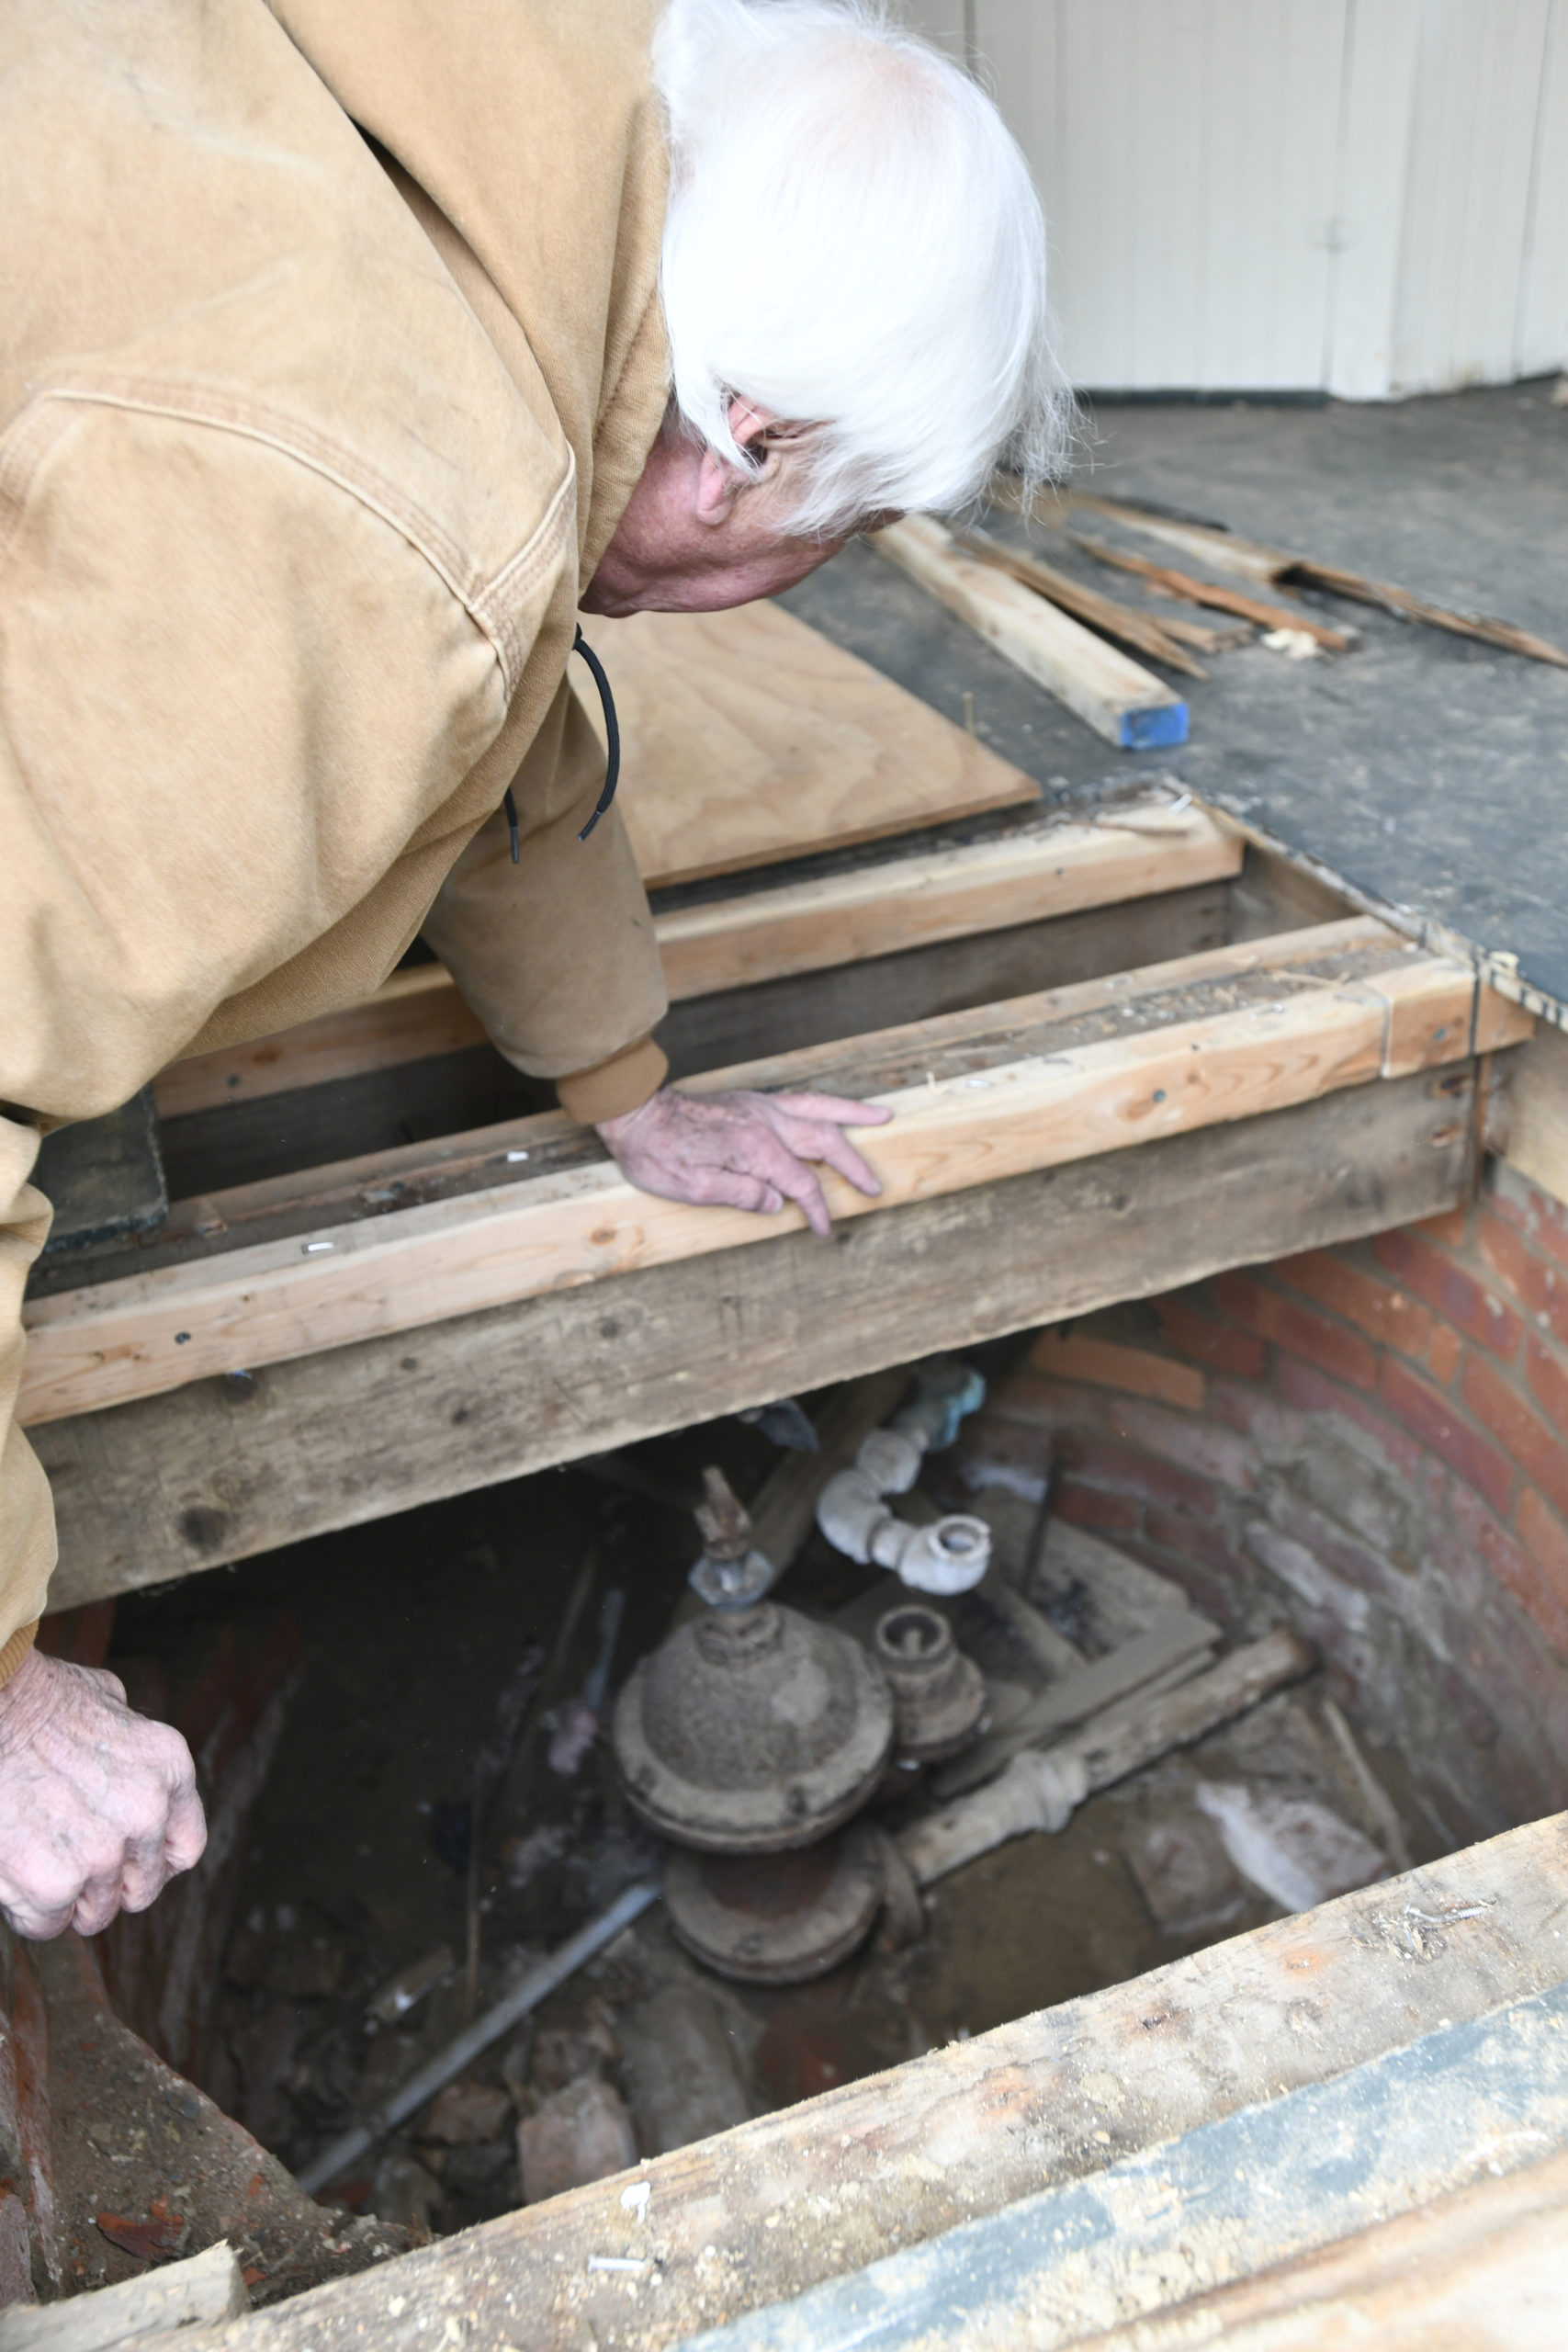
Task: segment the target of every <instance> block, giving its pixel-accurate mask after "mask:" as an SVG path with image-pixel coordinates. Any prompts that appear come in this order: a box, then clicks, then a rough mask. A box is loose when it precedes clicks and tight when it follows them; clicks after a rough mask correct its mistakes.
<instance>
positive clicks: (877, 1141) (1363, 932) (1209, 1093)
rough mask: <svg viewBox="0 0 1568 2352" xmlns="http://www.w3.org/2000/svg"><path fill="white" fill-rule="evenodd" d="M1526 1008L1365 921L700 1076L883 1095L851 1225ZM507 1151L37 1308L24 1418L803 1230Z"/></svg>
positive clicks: (595, 1166) (1126, 1141)
mask: <svg viewBox="0 0 1568 2352" xmlns="http://www.w3.org/2000/svg"><path fill="white" fill-rule="evenodd" d="M1531 1025H1532V1024H1531V1023H1530V1021H1529V1016H1528V1015H1526V1014H1523V1013H1521V1012H1519V1011H1518V1009H1517V1007H1515V1006H1513V1005H1511V1004H1509V1003H1508V1002H1507V1001H1506V1000H1505V999H1502V998H1499V997H1496V996H1495V995H1493V994H1492V993H1491V992H1489V991H1487V990H1485V989H1483V987H1482V985H1481V984H1480V982H1479V981H1478V980H1477V978H1476V976H1475V974H1474V973H1473V972H1472V970H1471V969H1470V967H1467V966H1463V965H1460V964H1457V963H1454V962H1452V961H1451V960H1450V959H1448V958H1444V957H1429V956H1423V955H1422V954H1421V952H1420V951H1419V949H1416V948H1415V947H1412V946H1411V945H1410V944H1408V943H1406V942H1404V941H1401V940H1398V939H1397V938H1395V937H1394V935H1393V933H1388V932H1386V931H1385V930H1383V929H1382V926H1381V925H1378V924H1376V923H1374V922H1371V921H1369V920H1368V919H1366V918H1355V919H1352V920H1351V921H1350V922H1346V923H1337V924H1325V925H1319V926H1315V927H1314V928H1313V929H1311V930H1309V931H1306V932H1303V933H1287V934H1285V935H1284V936H1283V937H1280V938H1276V939H1271V940H1264V941H1257V942H1252V943H1247V944H1243V945H1241V946H1237V947H1232V948H1225V949H1220V950H1216V951H1214V952H1213V954H1211V955H1209V956H1191V957H1186V958H1183V959H1182V960H1181V961H1180V962H1179V963H1177V964H1174V965H1167V966H1160V967H1151V968H1149V969H1146V970H1145V971H1143V972H1139V973H1131V974H1117V975H1114V976H1112V978H1110V979H1108V980H1096V981H1089V982H1085V983H1083V984H1081V985H1080V986H1078V987H1077V988H1068V989H1057V990H1054V991H1050V992H1048V993H1047V994H1045V995H1043V996H1041V997H1036V998H1032V999H1031V998H1025V999H1021V1000H1018V1001H1014V1002H1012V1003H1010V1004H1003V1005H997V1006H988V1007H982V1008H980V1009H979V1010H978V1011H976V1012H966V1013H957V1014H952V1015H949V1016H947V1017H946V1018H945V1019H940V1020H935V1021H930V1022H924V1023H915V1024H913V1025H912V1026H911V1027H909V1028H908V1029H904V1030H890V1031H885V1032H882V1033H880V1034H879V1035H877V1036H874V1037H871V1038H867V1039H860V1040H856V1041H854V1051H853V1052H852V1054H849V1055H846V1053H845V1051H844V1049H843V1048H839V1049H837V1050H836V1051H835V1049H833V1048H830V1047H829V1048H818V1049H813V1050H812V1051H809V1052H807V1053H800V1054H794V1055H785V1056H782V1057H776V1058H775V1059H773V1060H772V1061H770V1062H767V1063H763V1064H760V1065H759V1064H752V1065H750V1066H747V1067H743V1068H742V1069H739V1070H731V1071H726V1072H718V1073H716V1074H714V1076H713V1077H712V1078H710V1079H709V1080H705V1081H704V1083H705V1084H708V1085H714V1086H718V1085H725V1084H737V1083H739V1084H743V1085H751V1086H797V1087H808V1088H809V1087H822V1088H826V1089H831V1090H833V1091H840V1092H852V1093H855V1094H857V1095H860V1096H862V1097H863V1098H865V1099H869V1100H872V1101H874V1102H880V1103H884V1104H886V1107H887V1108H888V1109H889V1111H890V1112H891V1113H892V1114H893V1115H892V1118H891V1120H890V1123H889V1125H887V1126H886V1128H884V1129H881V1130H878V1131H877V1132H876V1133H875V1134H874V1135H873V1136H869V1137H868V1138H865V1139H864V1146H865V1150H866V1155H867V1157H868V1158H869V1159H870V1160H871V1163H872V1165H873V1167H874V1170H875V1171H876V1173H877V1175H878V1177H879V1179H880V1181H881V1185H882V1192H881V1195H880V1198H879V1199H878V1200H876V1201H870V1200H867V1199H866V1198H865V1196H863V1194H861V1193H857V1192H855V1191H853V1190H852V1188H851V1187H850V1186H849V1185H847V1184H845V1183H843V1182H840V1180H839V1179H837V1178H833V1177H828V1178H827V1179H825V1181H826V1182H827V1186H828V1190H829V1201H830V1204H831V1206H832V1209H833V1212H834V1214H835V1216H837V1217H839V1218H840V1219H852V1218H858V1217H860V1216H866V1215H869V1214H873V1213H883V1214H885V1213H886V1210H888V1209H890V1208H894V1207H897V1206H900V1205H903V1204H908V1203H912V1202H915V1201H919V1200H926V1199H931V1198H935V1197H938V1196H941V1195H942V1194H945V1193H954V1192H963V1191H966V1190H968V1189H969V1188H971V1187H972V1186H976V1185H979V1184H983V1183H988V1182H998V1180H1000V1179H1003V1178H1006V1177H1009V1176H1012V1175H1016V1174H1021V1173H1023V1172H1026V1171H1029V1170H1040V1169H1043V1168H1047V1167H1055V1166H1061V1165H1063V1164H1064V1163H1066V1162H1067V1161H1070V1160H1073V1159H1084V1158H1088V1157H1090V1156H1092V1155H1094V1154H1095V1153H1097V1152H1100V1151H1104V1150H1108V1149H1115V1148H1126V1147H1128V1146H1130V1145H1135V1144H1138V1143H1141V1142H1143V1141H1144V1140H1145V1139H1146V1138H1149V1137H1153V1136H1170V1135H1174V1134H1179V1133H1183V1132H1188V1131H1190V1130H1192V1129H1195V1128H1198V1127H1202V1126H1208V1125H1214V1124H1217V1123H1221V1122H1228V1121H1232V1120H1236V1119H1246V1118H1249V1117H1253V1116H1256V1115H1258V1114H1261V1113H1264V1112H1267V1111H1271V1110H1277V1109H1280V1108H1281V1107H1284V1106H1286V1105H1288V1104H1291V1103H1301V1102H1305V1101H1309V1100H1311V1099H1313V1098H1314V1096H1317V1095H1320V1094H1323V1093H1326V1092H1331V1091H1336V1090H1337V1089H1339V1088H1341V1087H1345V1086H1353V1085H1359V1084H1362V1083H1365V1082H1367V1081H1369V1080H1375V1079H1379V1078H1383V1079H1389V1078H1396V1077H1401V1076H1404V1075H1407V1074H1409V1073H1410V1072H1412V1071H1415V1070H1419V1069H1427V1068H1429V1067H1433V1066H1436V1065H1439V1064H1442V1063H1447V1062H1453V1061H1458V1060H1460V1059H1461V1058H1463V1057H1465V1056H1466V1055H1467V1054H1469V1053H1471V1052H1472V1051H1489V1050H1491V1049H1492V1048H1493V1047H1495V1046H1505V1045H1508V1044H1512V1043H1517V1042H1519V1041H1520V1040H1521V1039H1522V1038H1523V1037H1524V1036H1526V1035H1529V1029H1530V1026H1531ZM825 1065H826V1066H825ZM552 1145H554V1146H557V1147H559V1146H562V1145H564V1146H565V1147H566V1148H565V1152H564V1155H563V1154H562V1152H561V1151H560V1150H559V1149H557V1150H556V1151H555V1152H554V1153H552V1152H551V1150H550V1149H549V1148H548V1147H550V1146H552ZM595 1150H596V1151H597V1147H595ZM518 1156H519V1162H520V1165H522V1164H526V1167H527V1173H526V1175H525V1177H523V1178H521V1180H520V1181H518V1182H513V1183H511V1184H506V1185H500V1186H496V1187H493V1188H491V1190H489V1191H485V1192H479V1193H468V1194H466V1195H462V1196H459V1197H458V1198H457V1199H447V1200H442V1201H437V1202H432V1203H427V1204H422V1205H420V1206H418V1207H413V1208H408V1209H402V1210H394V1211H392V1212H391V1213H390V1214H389V1215H387V1216H383V1217H379V1218H377V1219H375V1220H374V1221H371V1222H360V1223H355V1224H353V1225H347V1226H341V1225H340V1226H335V1227H330V1228H323V1229H321V1230H319V1231H317V1232H315V1233H313V1234H310V1235H308V1236H306V1237H303V1238H301V1237H299V1236H298V1235H291V1236H289V1237H288V1238H287V1239H283V1240H278V1241H263V1242H257V1243H255V1244H254V1245H253V1246H251V1247H249V1248H244V1249H240V1250H232V1251H231V1252H228V1253H227V1254H225V1255H222V1256H220V1257H217V1258H209V1257H200V1258H197V1259H196V1260H194V1261H189V1262H186V1263H184V1264H176V1265H173V1266H165V1267H162V1268H160V1269H158V1270H157V1271H155V1272H149V1273H145V1274H133V1275H130V1276H127V1277H124V1278H122V1279H121V1280H119V1281H118V1282H110V1283H99V1284H96V1285H87V1286H85V1287H83V1288H82V1289H80V1290H77V1291H69V1292H62V1293H58V1294H56V1295H51V1296H44V1297H41V1298H38V1299H35V1300H33V1301H32V1302H31V1303H30V1304H29V1305H28V1307H27V1309H26V1311H25V1317H24V1320H25V1323H26V1327H27V1329H28V1351H27V1356H26V1360H25V1363H24V1368H23V1378H22V1385H21V1391H20V1396H19V1399H18V1407H17V1411H18V1418H19V1419H20V1420H21V1421H22V1422H23V1423H24V1424H29V1423H30V1424H37V1423H39V1422H42V1421H47V1420H51V1419H61V1418H62V1417H63V1416H67V1415H70V1414H73V1413H81V1412H86V1411H92V1410H95V1409H99V1408H103V1407H106V1406H111V1405H117V1404H121V1403H124V1402H126V1401H128V1400H130V1398H132V1397H142V1396H150V1395H154V1394H158V1393H161V1392H163V1391H164V1390H167V1389H170V1388H174V1387H178V1386H182V1385H186V1383H188V1382H190V1381H192V1380H197V1379H201V1378H204V1377H209V1376H211V1375H213V1374H222V1373H225V1372H231V1371H235V1370H242V1369H243V1370H250V1369H253V1368H254V1367H256V1366H258V1365H264V1364H268V1363H279V1362H282V1361H285V1360H287V1359H288V1358H291V1357H295V1356H300V1355H308V1354H314V1353H317V1352H319V1351H322V1350H327V1349H332V1348H337V1347H342V1346H344V1345H347V1344H350V1343H352V1342H353V1341H355V1340H364V1339H367V1338H370V1337H373V1336H377V1335H378V1334H382V1333H386V1332H389V1331H403V1330H412V1329H417V1328H419V1327H421V1326H423V1325H425V1324H429V1323H434V1322H441V1321H445V1320H446V1319H448V1318H449V1317H452V1316H454V1315H459V1314H465V1313H472V1312H476V1311H479V1310H481V1309H483V1308H485V1307H489V1306H502V1305H508V1304H511V1303H513V1302H515V1301H516V1300H518V1299H521V1298H525V1297H528V1296H531V1295H536V1294H537V1293H539V1292H540V1291H544V1290H558V1289H561V1288H568V1287H571V1286H574V1285H575V1284H577V1283H602V1282H604V1280H605V1279H606V1278H609V1277H615V1276H619V1275H622V1274H625V1273H627V1272H634V1271H637V1270H640V1269H644V1268H647V1267H649V1266H651V1265H657V1264H661V1263H668V1262H672V1261H677V1260H680V1259H683V1258H689V1257H695V1256H705V1255H708V1254H711V1253H714V1252H722V1251H728V1250H735V1249H741V1248H746V1247H755V1246H757V1245H758V1244H759V1243H760V1242H761V1241H762V1240H763V1239H765V1238H767V1236H768V1234H769V1232H770V1230H777V1229H778V1228H779V1226H780V1225H781V1224H782V1226H783V1227H784V1229H786V1230H787V1229H788V1228H789V1227H791V1226H792V1225H796V1226H797V1225H798V1224H799V1223H800V1222H801V1218H800V1213H799V1211H797V1210H795V1209H793V1208H790V1209H788V1210H786V1211H785V1213H784V1216H783V1218H782V1219H781V1220H778V1221H774V1220H768V1219H761V1218H757V1217H755V1216H748V1215H746V1214H744V1213H743V1212H740V1211H739V1210H724V1209H711V1208H710V1209H694V1208H692V1207H689V1206H686V1205H684V1204H680V1203H676V1202H670V1201H660V1200H657V1199H653V1198H651V1197H650V1196H649V1195H648V1194H647V1193H641V1192H638V1191H637V1189H636V1187H634V1186H633V1185H632V1184H630V1183H629V1182H628V1181H627V1180H626V1178H625V1177H624V1176H623V1175H622V1174H621V1172H620V1170H618V1169H617V1168H616V1167H615V1165H614V1163H613V1162H611V1161H609V1160H608V1159H605V1158H604V1157H603V1156H597V1157H595V1158H593V1159H589V1160H588V1161H587V1163H586V1164H583V1148H582V1146H581V1144H578V1143H574V1142H571V1141H570V1140H569V1136H568V1131H564V1130H563V1127H562V1124H561V1123H560V1122H559V1121H555V1122H554V1123H553V1124H552V1122H551V1121H550V1120H548V1119H546V1120H543V1121H541V1122H540V1123H539V1125H538V1129H537V1134H536V1142H535V1144H534V1145H532V1146H528V1147H519V1148H518ZM563 1157H564V1159H566V1161H567V1162H569V1163H570V1164H562V1161H563Z"/></svg>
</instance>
